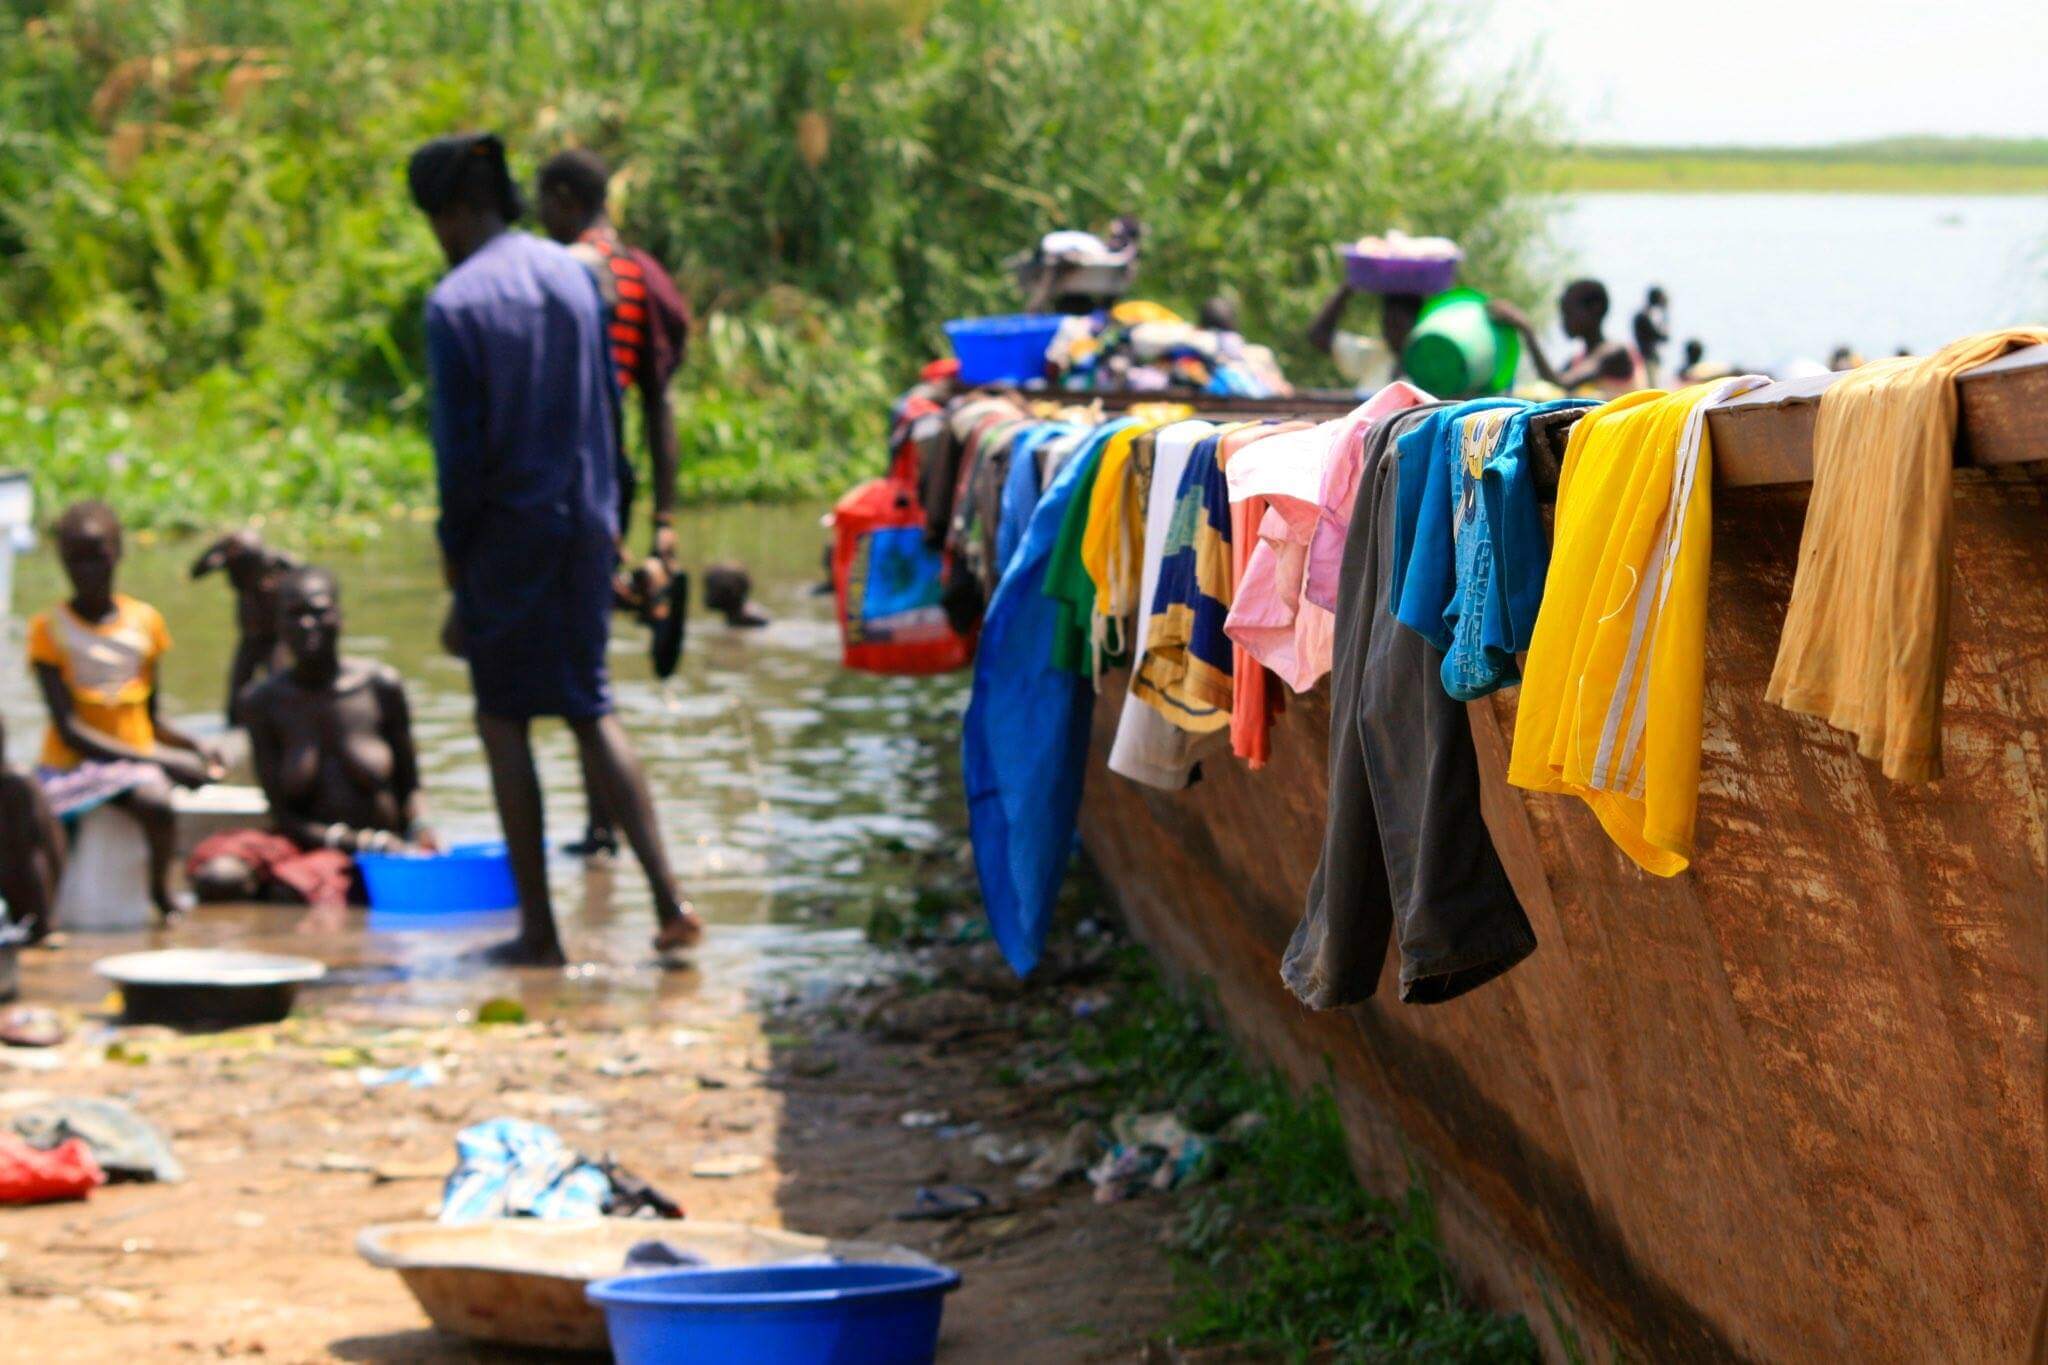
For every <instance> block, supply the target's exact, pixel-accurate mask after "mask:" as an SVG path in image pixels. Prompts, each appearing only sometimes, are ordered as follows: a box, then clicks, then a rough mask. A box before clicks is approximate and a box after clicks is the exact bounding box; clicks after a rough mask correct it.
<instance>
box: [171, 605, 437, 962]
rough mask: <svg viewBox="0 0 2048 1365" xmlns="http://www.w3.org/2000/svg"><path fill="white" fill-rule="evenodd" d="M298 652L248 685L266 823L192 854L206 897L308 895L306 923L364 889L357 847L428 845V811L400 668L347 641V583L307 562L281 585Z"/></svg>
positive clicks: (192, 874)
mask: <svg viewBox="0 0 2048 1365" xmlns="http://www.w3.org/2000/svg"><path fill="white" fill-rule="evenodd" d="M275 596H276V599H277V617H278V619H277V624H276V626H275V628H274V629H275V632H276V637H277V639H278V641H279V642H280V643H281V644H282V645H283V646H284V647H285V649H286V650H287V651H288V653H289V657H290V663H289V664H288V665H287V666H286V667H285V668H283V669H281V670H279V671H278V672H275V673H272V674H271V675H270V676H269V677H267V678H265V679H263V680H262V681H261V682H258V683H255V684H254V685H252V686H251V687H250V688H249V689H248V690H247V691H245V692H244V693H243V694H242V697H241V702H240V711H241V714H242V717H243V719H244V722H245V723H246V724H247V725H248V727H249V743H250V750H251V753H252V755H253V757H254V760H255V765H256V778H257V781H259V782H261V783H262V784H263V794H264V795H265V796H266V797H267V798H268V799H269V801H270V828H269V829H239V830H227V831H224V832H222V833H219V834H215V835H212V836H210V837H208V838H206V839H205V840H202V841H201V842H200V844H199V846H198V847H197V848H196V849H194V850H193V851H192V855H191V857H190V858H188V859H187V860H186V863H185V875H186V879H187V880H188V881H190V882H191V884H192V889H193V890H194V891H195V892H196V893H197V894H198V897H199V899H200V900H202V901H253V900H269V901H283V902H287V903H295V904H302V905H308V906H311V907H312V909H311V910H310V911H309V912H308V913H307V914H306V916H305V918H304V919H302V920H301V921H300V922H299V928H300V929H301V931H306V932H312V931H330V930H335V929H339V928H341V927H342V925H343V923H344V917H345V912H346V909H347V906H348V904H349V902H350V901H351V900H358V901H359V900H360V899H361V890H362V887H361V882H360V879H359V878H358V876H357V874H356V868H355V855H356V854H358V853H395V852H399V851H401V850H403V849H406V848H431V847H432V845H433V839H432V836H431V835H429V834H427V833H426V831H425V830H424V828H423V827H422V826H421V823H420V775H419V760H418V758H417V757H416V755H415V752H414V749H413V741H412V711H411V708H410V707H409V706H408V705H407V702H406V697H405V684H404V683H403V682H402V681H401V680H400V679H399V676H398V673H397V671H396V670H395V669H393V668H391V667H390V666H389V665H387V664H381V663H374V662H371V661H369V660H366V659H350V658H346V657H344V656H343V655H342V653H341V626H342V618H341V588H340V585H339V584H338V583H337V582H336V581H335V578H334V575H332V574H330V573H328V572H327V571H326V570H325V569H318V568H300V569H295V570H292V571H291V572H290V573H288V574H286V575H285V576H284V578H283V580H282V581H281V582H280V583H279V584H277V586H276V588H275Z"/></svg>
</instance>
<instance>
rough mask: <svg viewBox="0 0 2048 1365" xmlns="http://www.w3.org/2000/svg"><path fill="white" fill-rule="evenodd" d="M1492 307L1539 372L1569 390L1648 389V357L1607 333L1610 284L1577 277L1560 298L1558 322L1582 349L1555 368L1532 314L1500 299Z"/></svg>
mask: <svg viewBox="0 0 2048 1365" xmlns="http://www.w3.org/2000/svg"><path fill="white" fill-rule="evenodd" d="M1487 311H1488V312H1490V313H1491V314H1492V315H1493V318H1494V320H1495V321H1496V322H1500V323H1504V324H1506V325H1507V326H1509V327H1512V328H1514V329H1515V330H1516V331H1518V332H1520V333H1521V334H1522V342H1523V345H1524V346H1525V347H1526V348H1527V350H1528V353H1529V361H1530V363H1531V364H1533V365H1534V366H1535V367H1536V373H1537V375H1538V376H1539V377H1541V378H1542V379H1543V381H1544V382H1545V383H1549V384H1555V385H1557V387H1558V388H1560V389H1563V390H1564V391H1565V392H1566V393H1569V394H1583V395H1587V396H1591V397H1599V398H1619V397H1620V396H1621V395H1623V394H1625V393H1633V392H1635V391H1636V390H1637V389H1641V388H1646V387H1648V384H1649V380H1648V377H1647V376H1646V375H1645V374H1644V372H1643V360H1642V357H1641V356H1639V355H1637V354H1636V351H1635V348H1634V347H1632V346H1630V345H1629V344H1628V343H1627V342H1623V341H1610V340H1609V339H1608V337H1607V335H1606V326H1607V286H1606V285H1604V284H1602V283H1600V281H1598V280H1573V281H1572V282H1571V283H1570V284H1568V285H1566V286H1565V287H1564V292H1563V293H1561V294H1559V295H1558V296H1557V315H1558V321H1559V322H1560V323H1561V324H1562V325H1563V327H1564V334H1565V335H1566V336H1568V337H1570V338H1571V339H1572V340H1573V341H1574V342H1576V343H1578V350H1577V352H1576V353H1575V354H1574V355H1573V356H1572V358H1571V359H1570V360H1569V361H1568V362H1566V364H1565V366H1564V368H1563V369H1558V368H1557V367H1555V366H1553V365H1552V364H1551V363H1550V358H1549V357H1548V356H1546V355H1544V354H1543V345H1542V343H1541V342H1539V341H1537V339H1536V327H1535V324H1534V323H1532V322H1530V321H1529V315H1528V314H1527V313H1524V312H1523V311H1522V310H1521V309H1519V308H1517V307H1515V305H1513V304H1512V303H1507V302H1504V301H1502V300H1499V299H1496V300H1494V302H1493V303H1491V304H1489V305H1488V308H1487Z"/></svg>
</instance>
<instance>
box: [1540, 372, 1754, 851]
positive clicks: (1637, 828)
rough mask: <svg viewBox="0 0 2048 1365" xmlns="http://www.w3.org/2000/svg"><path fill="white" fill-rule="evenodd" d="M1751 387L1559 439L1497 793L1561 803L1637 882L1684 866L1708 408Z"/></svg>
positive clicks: (1699, 636)
mask: <svg viewBox="0 0 2048 1365" xmlns="http://www.w3.org/2000/svg"><path fill="white" fill-rule="evenodd" d="M1763 382H1764V381H1763V380H1762V379H1760V378H1757V377H1755V376H1749V375H1745V376H1742V377H1740V378H1737V379H1731V380H1724V381H1722V382H1720V383H1717V384H1711V385H1709V384H1702V385H1698V386H1696V387H1693V388H1689V389H1684V390H1681V391H1679V392H1677V393H1672V394H1666V393H1664V392H1662V391H1661V390H1655V389H1648V390H1644V391H1641V392H1638V393H1631V394H1627V395H1624V396H1623V397H1620V398H1617V399H1615V400H1614V401H1612V402H1610V403H1607V404H1604V405H1603V406H1601V407H1598V408H1595V409H1593V411H1591V412H1589V413H1587V414H1586V415H1585V416H1584V417H1582V418H1580V419H1579V422H1578V425H1577V426H1575V427H1573V428H1572V434H1571V441H1570V443H1569V444H1568V445H1567V447H1566V450H1565V461H1564V472H1563V474H1562V475H1561V477H1560V478H1559V480H1558V490H1557V517H1556V534H1555V536H1554V544H1553V547H1552V550H1551V558H1550V573H1549V576H1548V577H1547V578H1546V579H1545V580H1544V587H1543V606H1542V609H1541V610H1540V611H1539V612H1538V614H1537V617H1536V631H1535V634H1534V636H1533V637H1532V639H1531V640H1530V644H1529V662H1528V666H1527V667H1526V668H1525V669H1524V670H1523V673H1522V693H1521V703H1520V709H1519V711H1518V713H1517V716H1516V719H1515V743H1514V751H1513V753H1512V755H1511V756H1510V758H1509V761H1508V781H1509V782H1512V783H1513V784H1514V785H1516V786H1518V787H1526V788H1528V789H1529V790H1531V791H1549V792H1566V793H1569V794H1571V795H1574V796H1577V797H1579V798H1581V799H1582V800H1584V801H1585V803H1586V804H1587V805H1588V806H1590V807H1592V810H1593V813H1594V814H1595V815H1596V816H1598V817H1599V820H1600V824H1601V827H1602V828H1604V829H1605V830H1606V831H1607V834H1608V837H1610V838H1612V839H1613V840H1614V842H1615V843H1616V844H1618V845H1619V846H1620V847H1621V850H1622V852H1624V853H1626V854H1628V856H1629V857H1630V858H1632V859H1634V860H1635V861H1636V863H1637V864H1638V865H1640V866H1641V867H1642V868H1644V870H1646V871H1649V872H1653V873H1656V874H1657V875H1658V876H1660V877H1671V876H1676V875H1677V874H1678V873H1680V872H1682V871H1684V870H1685V868H1686V866H1687V865H1688V864H1689V863H1690V862H1691V861H1692V837H1693V814H1694V810H1695V807H1696V806H1697V804H1698V800H1699V776H1700V711H1701V706H1702V698H1703V694H1704V691H1705V686H1706V608H1707V572H1708V568H1709V566H1710V564H1711V562H1712V554H1713V548H1712V533H1713V499H1712V495H1711V493H1710V491H1709V488H1710V484H1711V482H1712V471H1713V456H1712V450H1711V447H1710V443H1709V441H1708V437H1707V430H1706V420H1705V418H1706V413H1705V408H1706V405H1707V404H1708V403H1711V402H1714V401H1717V400H1719V399H1720V398H1723V397H1728V396H1731V395H1732V394H1734V393H1739V392H1742V391H1743V390H1744V389H1748V388H1754V387H1756V386H1757V385H1759V384H1762V383H1763Z"/></svg>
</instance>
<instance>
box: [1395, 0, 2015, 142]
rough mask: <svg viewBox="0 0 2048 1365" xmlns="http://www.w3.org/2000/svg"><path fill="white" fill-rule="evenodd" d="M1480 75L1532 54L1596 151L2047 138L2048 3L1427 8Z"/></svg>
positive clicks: (1532, 0)
mask: <svg viewBox="0 0 2048 1365" xmlns="http://www.w3.org/2000/svg"><path fill="white" fill-rule="evenodd" d="M1422 13H1424V14H1425V15H1428V16H1429V17H1430V19H1431V20H1432V21H1434V20H1449V21H1451V22H1453V23H1455V24H1457V25H1458V26H1459V27H1461V28H1464V29H1465V30H1466V32H1467V33H1468V34H1469V35H1470V36H1469V38H1468V39H1467V40H1466V41H1467V42H1468V43H1469V45H1470V49H1471V55H1472V57H1473V58H1474V60H1475V63H1476V68H1477V70H1478V71H1481V72H1483V71H1487V70H1489V69H1491V70H1493V71H1495V72H1504V71H1508V70H1512V69H1513V68H1514V65H1515V63H1516V62H1517V61H1518V60H1521V59H1523V58H1526V57H1527V56H1529V54H1531V53H1534V54H1535V60H1536V61H1537V63H1538V71H1539V79H1540V81H1541V86H1542V88H1543V89H1544V90H1545V91H1546V93H1547V94H1548V95H1549V97H1550V99H1551V102H1552V105H1553V107H1555V108H1556V109H1557V110H1558V111H1559V113H1560V115H1561V116H1562V118H1563V120H1564V123H1565V126H1564V127H1563V128H1560V129H1558V130H1557V131H1558V132H1559V134H1560V135H1561V136H1564V137H1567V138H1571V139H1573V140H1579V141H1586V142H1634V143H1648V144H1657V145H1673V144H1678V145H1683V144H1697V143H1740V144H1750V145H1781V144H1800V143H1818V142H1841V141H1854V140H1859V139H1863V138H1872V137H1887V136H1891V135H1894V134H1900V133H1939V134H1948V135H1963V134H1996V135H2003V136H2011V137H2048V3H2044V0H1708V2H1707V3H1704V4H1698V5H1682V4H1669V3H1665V4H1655V3H1652V4H1647V5H1646V4H1641V3H1633V4H1631V3H1627V2H1626V0H1604V3H1603V2H1602V0H1434V3H1428V0H1424V7H1423V9H1422Z"/></svg>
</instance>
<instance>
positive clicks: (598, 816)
mask: <svg viewBox="0 0 2048 1365" xmlns="http://www.w3.org/2000/svg"><path fill="white" fill-rule="evenodd" d="M576 755H577V757H578V759H580V760H581V762H582V767H583V800H584V802H585V804H586V806H587V808H588V810H589V812H590V813H589V815H588V816H586V817H585V819H584V828H583V839H582V842H580V843H579V844H577V845H575V846H574V847H572V848H570V850H569V851H570V852H571V853H579V854H581V855H582V856H583V857H586V858H608V857H610V856H611V855H612V853H614V852H615V851H616V850H617V849H618V846H619V832H618V827H617V824H616V822H615V821H613V819H612V813H611V807H610V806H609V805H607V804H606V802H605V798H604V785H603V782H602V780H601V779H600V778H599V777H598V776H597V774H596V773H594V772H592V771H591V767H590V755H589V753H588V752H587V751H586V750H585V749H584V747H583V746H582V745H580V744H579V745H578V746H577V747H576Z"/></svg>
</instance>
